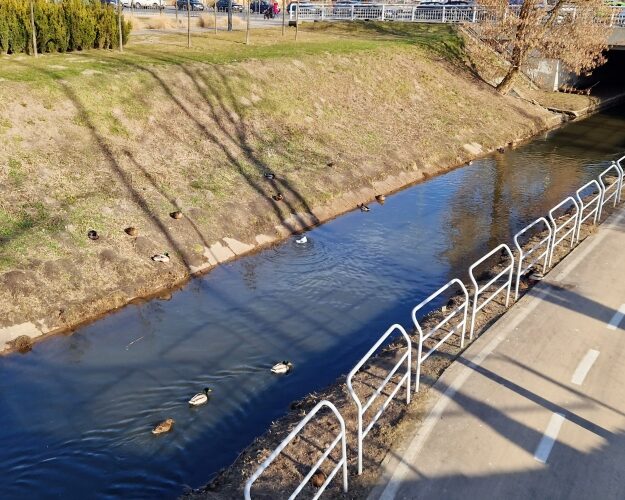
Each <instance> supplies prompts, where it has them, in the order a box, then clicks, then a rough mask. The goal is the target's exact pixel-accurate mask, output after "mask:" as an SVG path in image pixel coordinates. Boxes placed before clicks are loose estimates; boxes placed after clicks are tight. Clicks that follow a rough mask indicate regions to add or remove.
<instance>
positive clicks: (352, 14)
mask: <svg viewBox="0 0 625 500" xmlns="http://www.w3.org/2000/svg"><path fill="white" fill-rule="evenodd" d="M353 20H354V4H352V21H353Z"/></svg>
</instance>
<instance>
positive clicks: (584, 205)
mask: <svg viewBox="0 0 625 500" xmlns="http://www.w3.org/2000/svg"><path fill="white" fill-rule="evenodd" d="M593 187H594V188H595V189H596V190H597V193H596V194H595V196H593V197H592V198H591V199H590V200H589V201H587V202H585V201H584V198H586V196H584V197H582V193H583V192H584V191H588V189H589V188H593ZM593 193H594V192H593ZM602 193H603V191H602V190H601V186H600V185H599V183H598V182H597V181H596V180H595V179H593V180H591V181H590V182H587V183H586V184H584V185H583V186H582V187H581V188H579V189H578V190H577V191H576V192H575V196H576V197H577V202H578V203H579V218H578V219H579V220H578V221H577V236H576V238H575V239H576V240H577V241H579V237H580V231H581V230H582V224H583V223H584V222H585V221H586V220H588V219H590V218H591V217H593V215H594V217H593V219H592V223H593V225H594V224H597V218H598V217H599V208H600V207H601V196H602ZM591 207H594V208H592V210H590V211H589V212H588V213H587V214H586V215H584V211H585V210H586V209H588V208H591Z"/></svg>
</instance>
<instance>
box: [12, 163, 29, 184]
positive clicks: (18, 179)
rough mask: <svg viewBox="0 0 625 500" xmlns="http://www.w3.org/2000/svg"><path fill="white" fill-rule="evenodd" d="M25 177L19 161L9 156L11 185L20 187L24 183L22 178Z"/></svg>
mask: <svg viewBox="0 0 625 500" xmlns="http://www.w3.org/2000/svg"><path fill="white" fill-rule="evenodd" d="M25 179H26V172H24V169H23V167H22V164H21V163H20V161H18V160H16V159H15V158H9V181H10V182H11V184H13V186H15V187H20V186H21V185H22V184H24V180H25Z"/></svg>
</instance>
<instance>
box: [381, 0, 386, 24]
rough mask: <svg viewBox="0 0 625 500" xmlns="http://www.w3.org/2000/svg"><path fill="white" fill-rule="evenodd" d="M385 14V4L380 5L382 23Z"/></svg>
mask: <svg viewBox="0 0 625 500" xmlns="http://www.w3.org/2000/svg"><path fill="white" fill-rule="evenodd" d="M385 14H386V4H384V3H383V4H382V21H384V15H385Z"/></svg>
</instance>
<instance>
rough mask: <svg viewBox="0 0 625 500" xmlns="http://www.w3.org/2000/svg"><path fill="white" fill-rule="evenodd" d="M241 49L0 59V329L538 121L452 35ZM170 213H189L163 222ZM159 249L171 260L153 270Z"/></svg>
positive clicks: (369, 35)
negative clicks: (89, 235) (480, 74)
mask: <svg viewBox="0 0 625 500" xmlns="http://www.w3.org/2000/svg"><path fill="white" fill-rule="evenodd" d="M241 37H242V34H241V33H234V34H223V33H221V34H219V35H217V37H215V36H214V35H212V34H205V35H202V36H195V37H194V40H193V48H192V49H190V50H189V49H187V48H186V47H185V46H184V44H185V41H186V40H185V37H184V36H181V35H152V36H145V37H135V38H134V39H133V42H132V44H131V45H129V46H128V47H127V50H126V51H125V52H124V54H118V53H113V52H99V51H93V52H86V53H77V54H65V55H51V56H45V57H40V58H38V59H33V58H28V57H25V56H18V57H2V59H1V64H0V117H1V118H0V175H2V179H3V182H2V184H1V187H0V238H1V243H0V244H1V247H0V273H4V274H2V275H0V285H2V286H0V313H1V314H0V326H3V325H9V324H14V323H21V322H24V321H30V320H36V319H39V318H46V319H47V324H48V327H58V326H63V325H71V324H74V323H75V322H76V321H77V320H78V319H80V318H84V317H85V316H89V315H92V314H95V313H98V312H102V311H104V310H107V309H109V308H111V307H113V306H116V305H121V304H123V303H124V302H126V301H127V299H128V298H129V297H132V296H135V295H137V294H144V293H146V292H148V291H150V290H153V289H154V288H155V287H156V286H162V285H171V284H173V283H174V282H175V281H177V280H179V279H181V278H182V277H184V276H185V275H186V274H188V272H189V270H190V269H194V268H195V267H197V266H201V265H204V264H205V263H206V262H207V261H210V262H213V261H214V256H213V255H212V254H210V253H209V252H207V251H206V249H207V247H210V246H211V245H213V244H214V243H215V242H218V241H220V239H221V238H223V237H233V238H237V239H239V240H242V241H245V242H247V243H253V242H254V236H255V235H256V234H258V233H261V232H263V233H266V234H269V235H270V236H274V237H275V236H276V229H275V226H276V224H280V223H282V224H283V225H285V226H286V227H287V229H296V228H297V227H298V226H299V225H300V224H306V223H309V222H311V221H312V222H314V221H315V217H316V216H315V215H314V214H312V211H313V210H312V209H313V207H318V206H321V205H324V204H328V203H330V202H332V201H333V200H335V199H336V198H337V197H338V196H340V195H341V194H343V193H345V192H346V191H357V190H358V189H361V188H362V187H366V186H371V184H372V183H373V182H374V181H380V180H382V179H384V178H385V177H387V176H388V175H392V174H400V173H408V174H409V175H410V176H411V177H413V178H418V176H419V174H420V173H432V172H435V171H436V169H437V168H438V167H439V166H440V165H443V166H450V165H453V164H456V163H459V162H461V161H462V160H463V159H466V158H468V156H469V155H468V153H467V152H466V150H465V149H464V148H463V145H464V144H466V143H469V142H478V143H480V144H482V145H483V146H484V147H485V149H488V148H492V147H494V146H496V145H499V144H501V143H503V142H505V141H508V140H511V139H514V138H516V137H518V136H521V135H527V134H529V133H531V131H532V130H535V129H536V128H537V127H539V126H541V123H542V122H541V119H543V118H545V113H544V112H543V111H542V110H541V109H540V108H537V107H534V106H531V105H529V104H527V103H524V102H517V101H514V100H513V99H509V98H503V97H500V96H498V95H497V94H495V93H494V92H493V91H492V90H491V89H490V88H488V87H487V86H486V85H484V84H482V83H480V82H478V81H477V80H476V79H474V77H473V76H472V75H471V74H470V73H469V72H468V71H467V70H466V68H465V67H464V65H463V63H462V62H461V56H462V44H461V42H460V40H459V39H458V38H457V37H456V36H455V33H454V31H453V30H452V29H451V28H449V27H445V26H442V27H437V26H418V25H407V24H404V25H400V24H397V25H395V24H391V23H387V24H374V23H370V24H366V25H365V24H358V23H354V24H346V25H333V26H331V27H330V26H328V25H323V24H319V25H314V26H311V27H309V28H307V29H305V30H302V37H301V40H299V41H298V42H297V43H295V42H294V41H293V40H292V39H291V37H292V33H289V36H288V40H287V41H285V39H283V38H282V37H281V36H280V33H279V30H277V31H272V30H262V31H260V30H259V31H255V32H254V34H253V42H254V44H253V45H252V46H245V45H244V44H242V43H241V42H240V40H241ZM372 118H375V119H372ZM267 170H272V171H275V172H277V173H278V174H279V178H280V180H279V181H278V182H277V183H275V184H274V183H269V182H267V181H266V180H265V179H264V178H263V176H262V173H263V172H264V171H267ZM278 190H279V191H281V192H283V193H284V195H285V201H284V202H273V201H272V199H271V194H273V193H275V192H276V191H278ZM175 209H182V210H183V212H184V213H185V215H186V217H185V218H184V219H182V220H181V221H174V220H172V219H171V218H169V217H168V213H169V212H171V211H172V210H175ZM331 211H332V210H330V212H331ZM294 213H296V214H299V215H297V216H294V215H293V214H294ZM130 225H132V226H136V227H138V228H139V231H140V234H141V237H140V238H137V239H136V240H135V239H132V238H129V237H128V236H126V235H125V234H124V233H123V229H124V227H126V226H130ZM91 228H95V229H97V230H98V231H99V232H100V233H101V234H102V238H101V239H100V240H99V241H98V242H95V243H94V242H91V241H89V240H87V239H86V237H85V235H86V232H87V230H88V229H91ZM222 243H223V242H222ZM223 244H224V245H225V243H223ZM162 251H169V252H170V253H171V254H172V257H173V259H172V263H171V264H168V265H157V264H154V263H152V262H151V261H150V259H149V257H150V255H152V254H153V253H156V252H162ZM85 303H87V304H88V305H87V306H86V307H85Z"/></svg>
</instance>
